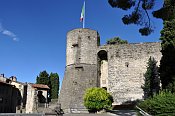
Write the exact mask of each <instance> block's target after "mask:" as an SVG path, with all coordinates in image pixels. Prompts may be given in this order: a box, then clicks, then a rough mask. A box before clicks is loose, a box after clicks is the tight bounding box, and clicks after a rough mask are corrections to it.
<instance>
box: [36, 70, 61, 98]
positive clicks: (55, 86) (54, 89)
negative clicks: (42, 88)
mask: <svg viewBox="0 0 175 116" xmlns="http://www.w3.org/2000/svg"><path fill="white" fill-rule="evenodd" d="M36 83H37V84H44V85H47V86H48V87H49V88H50V90H49V91H48V93H49V95H50V96H49V99H56V98H58V92H59V76H58V74H57V73H52V72H51V73H50V75H49V74H48V73H47V71H46V70H44V71H42V72H40V73H39V76H37V78H36Z"/></svg>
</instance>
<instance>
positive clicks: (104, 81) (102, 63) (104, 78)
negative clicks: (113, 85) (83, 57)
mask: <svg viewBox="0 0 175 116" xmlns="http://www.w3.org/2000/svg"><path fill="white" fill-rule="evenodd" d="M97 55H98V77H99V81H100V83H99V86H100V87H102V88H108V54H107V51H105V50H100V51H99V52H98V54H97Z"/></svg>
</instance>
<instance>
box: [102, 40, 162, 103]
mask: <svg viewBox="0 0 175 116" xmlns="http://www.w3.org/2000/svg"><path fill="white" fill-rule="evenodd" d="M99 49H100V50H103V49H106V51H107V52H108V88H107V90H108V91H109V92H110V93H111V94H112V96H113V97H114V105H119V104H123V103H125V102H127V101H134V100H137V99H142V98H143V90H142V89H141V86H142V84H143V83H144V76H143V75H144V73H145V72H146V68H147V62H148V59H149V57H150V56H151V57H154V58H155V60H156V61H158V65H159V61H160V59H161V52H160V49H161V47H160V43H141V44H122V45H107V46H100V48H99Z"/></svg>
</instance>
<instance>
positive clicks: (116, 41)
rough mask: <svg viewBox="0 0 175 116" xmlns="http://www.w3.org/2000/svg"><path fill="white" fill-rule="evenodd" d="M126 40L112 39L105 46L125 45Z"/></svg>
mask: <svg viewBox="0 0 175 116" xmlns="http://www.w3.org/2000/svg"><path fill="white" fill-rule="evenodd" d="M127 43H128V41H127V40H122V39H120V38H119V37H114V38H111V39H109V40H107V42H106V44H127Z"/></svg>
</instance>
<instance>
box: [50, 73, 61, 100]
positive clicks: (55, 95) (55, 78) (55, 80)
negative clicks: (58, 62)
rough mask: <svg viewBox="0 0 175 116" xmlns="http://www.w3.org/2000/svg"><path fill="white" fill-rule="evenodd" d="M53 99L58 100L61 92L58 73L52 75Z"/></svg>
mask: <svg viewBox="0 0 175 116" xmlns="http://www.w3.org/2000/svg"><path fill="white" fill-rule="evenodd" d="M49 77H50V83H51V98H52V99H57V98H58V92H59V76H58V74H57V73H50V76H49Z"/></svg>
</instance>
